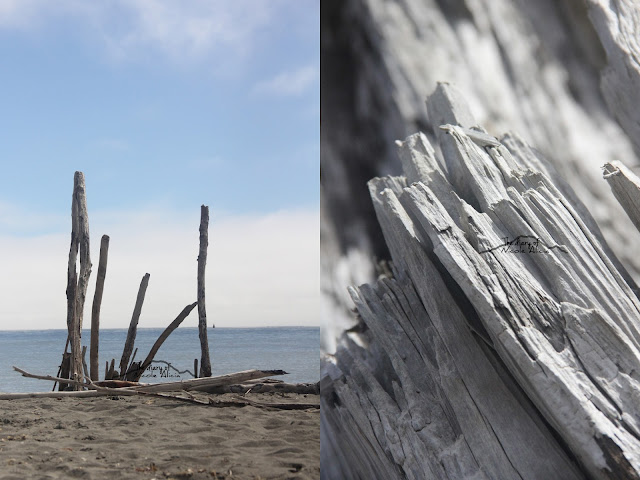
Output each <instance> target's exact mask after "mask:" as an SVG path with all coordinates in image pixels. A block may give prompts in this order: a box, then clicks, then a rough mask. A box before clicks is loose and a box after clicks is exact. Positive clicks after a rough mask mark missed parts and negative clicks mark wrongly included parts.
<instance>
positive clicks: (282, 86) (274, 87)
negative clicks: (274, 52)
mask: <svg viewBox="0 0 640 480" xmlns="http://www.w3.org/2000/svg"><path fill="white" fill-rule="evenodd" d="M318 77H319V72H318V68H317V67H316V66H315V65H307V66H304V67H301V68H298V69H296V70H291V71H288V72H282V73H280V74H278V75H276V76H275V77H273V78H270V79H268V80H264V81H262V82H260V83H258V84H257V85H255V87H254V88H253V93H254V94H271V95H280V96H297V95H302V94H303V93H305V92H306V91H307V90H308V89H309V88H311V87H312V86H313V84H314V83H315V82H316V80H317V79H318Z"/></svg>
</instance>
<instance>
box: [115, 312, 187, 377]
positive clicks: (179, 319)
mask: <svg viewBox="0 0 640 480" xmlns="http://www.w3.org/2000/svg"><path fill="white" fill-rule="evenodd" d="M197 304H198V302H194V303H192V304H191V305H187V306H186V307H184V308H183V309H182V312H180V313H179V314H178V316H177V317H176V318H175V320H174V321H173V322H171V323H170V324H169V326H168V327H167V328H165V329H164V331H163V332H162V333H161V334H160V336H159V337H158V339H157V340H156V341H155V343H154V344H153V346H152V347H151V350H149V353H148V355H147V357H146V358H145V359H144V360H143V361H142V363H141V364H140V365H139V366H137V367H136V368H134V369H133V370H132V371H131V372H128V373H127V379H128V380H131V381H134V382H137V381H138V380H140V377H141V376H142V374H143V373H144V371H145V370H146V369H147V367H148V366H149V365H151V362H152V361H153V358H154V357H155V356H156V353H158V350H160V347H161V346H162V344H163V343H164V341H165V340H166V339H167V338H168V337H169V335H171V332H173V331H174V330H175V329H176V328H178V327H179V326H180V324H181V323H182V322H183V321H184V319H185V318H187V317H188V316H189V314H190V313H191V311H192V310H193V309H194V308H195V306H196V305H197ZM195 373H196V375H197V372H195Z"/></svg>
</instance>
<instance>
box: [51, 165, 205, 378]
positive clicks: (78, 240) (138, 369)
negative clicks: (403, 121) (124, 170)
mask: <svg viewBox="0 0 640 480" xmlns="http://www.w3.org/2000/svg"><path fill="white" fill-rule="evenodd" d="M71 218H72V227H71V247H70V249H69V264H68V269H67V328H68V335H67V342H66V345H65V348H64V353H63V356H62V363H61V365H60V368H59V370H58V377H60V378H63V379H70V380H72V382H64V381H60V384H59V385H60V386H59V389H60V390H64V389H66V388H71V389H75V390H78V389H80V388H82V383H81V381H80V380H81V379H82V378H83V377H85V378H90V379H91V380H92V381H97V380H98V378H99V348H98V347H99V334H100V306H101V304H102V294H103V291H104V282H105V278H106V273H107V258H108V251H109V236H108V235H103V236H102V240H101V243H100V260H99V263H98V275H97V279H96V289H95V294H94V298H93V306H92V309H91V341H90V350H89V358H90V363H89V364H90V368H89V369H87V364H86V359H85V357H86V346H85V347H82V346H81V332H82V321H83V314H84V304H85V298H86V293H87V287H88V284H89V276H90V275H91V266H92V265H91V258H90V255H89V247H90V242H89V213H88V210H87V195H86V187H85V180H84V174H83V173H82V172H76V173H75V175H74V182H73V200H72V204H71ZM208 228H209V207H207V206H205V205H202V207H201V211H200V250H199V255H198V291H197V297H198V301H197V302H195V303H192V304H190V305H187V306H186V307H185V308H184V309H183V310H182V312H180V314H179V315H178V316H177V317H176V319H175V320H174V321H173V322H172V323H171V324H170V325H169V326H168V327H167V328H166V329H165V330H164V332H163V333H162V334H161V335H160V337H159V338H158V340H157V341H156V342H155V344H154V345H153V347H152V348H151V351H150V352H149V354H148V355H147V356H146V358H145V359H144V360H142V361H139V362H135V361H134V360H135V356H136V353H137V349H136V350H135V351H134V350H133V347H134V344H135V339H136V332H137V327H138V321H139V319H140V314H141V313H142V305H143V302H144V297H145V294H146V291H147V287H148V285H149V277H150V275H149V274H148V273H146V274H145V275H144V276H143V278H142V281H141V282H140V288H139V290H138V295H137V297H136V304H135V307H134V309H133V315H132V317H131V322H130V324H129V330H128V332H127V338H126V341H125V344H124V349H123V352H122V357H121V359H120V370H119V371H118V370H116V368H115V359H112V360H111V363H110V364H109V362H106V367H105V377H104V378H105V380H112V379H120V380H128V381H133V382H137V381H138V380H139V379H140V377H141V376H142V374H143V373H144V371H145V370H146V368H147V367H148V366H149V365H150V364H151V362H152V361H153V358H154V356H155V354H156V352H157V351H158V349H159V348H160V346H161V345H162V343H163V342H164V341H165V340H166V339H167V337H168V336H169V334H171V332H172V331H173V330H175V329H176V328H178V326H179V325H180V324H181V323H182V321H183V320H184V319H185V318H187V316H188V315H189V313H191V311H192V310H193V309H194V308H195V306H196V305H197V306H198V318H199V323H198V325H199V335H200V347H201V360H200V368H201V370H200V375H198V360H197V359H196V360H195V362H194V375H195V376H196V377H198V376H201V377H208V376H211V360H210V358H209V342H208V339H207V314H206V308H205V267H206V261H207V247H208V243H209V240H208ZM78 254H79V256H80V259H79V263H80V269H79V272H78V271H77V267H76V263H77V260H78ZM69 347H70V349H69V351H68V348H69ZM132 353H133V355H132ZM54 389H55V384H54Z"/></svg>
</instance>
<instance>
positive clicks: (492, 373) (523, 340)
mask: <svg viewBox="0 0 640 480" xmlns="http://www.w3.org/2000/svg"><path fill="white" fill-rule="evenodd" d="M448 88H449V87H447V86H443V85H441V86H439V87H438V90H439V91H437V92H436V94H435V95H436V96H435V97H434V98H432V99H430V101H429V102H428V105H429V108H430V112H431V109H440V110H438V112H440V113H437V112H436V111H434V114H433V115H432V117H434V118H436V117H438V116H439V115H441V116H442V117H443V118H449V119H451V120H453V121H456V119H458V118H462V117H463V116H464V115H462V114H459V113H458V109H459V108H462V111H464V107H460V105H461V104H460V101H461V100H460V98H459V97H458V98H457V100H456V101H455V102H451V101H441V100H438V98H440V99H442V98H445V99H446V98H453V97H451V96H450V95H447V89H448ZM443 94H444V95H443ZM447 109H449V111H448V112H447V111H446V110H447ZM439 130H440V131H441V132H442V134H443V135H446V137H444V136H443V137H441V142H442V143H441V144H440V147H441V151H442V155H443V157H444V158H442V160H439V159H438V157H437V155H436V151H435V149H434V148H433V147H432V146H431V145H430V142H429V140H428V138H427V137H426V136H424V135H420V134H416V135H413V136H411V137H409V138H407V139H406V140H405V141H404V142H400V149H399V150H400V151H399V154H400V155H399V156H400V159H401V161H402V165H403V168H404V171H405V174H406V175H407V179H404V178H402V177H401V178H394V177H387V178H383V179H374V180H372V181H371V182H370V185H369V186H370V192H371V197H372V199H373V204H374V207H375V209H376V213H377V219H378V222H379V224H380V226H381V228H382V231H383V234H384V240H385V242H386V244H387V246H388V248H389V250H390V252H391V256H392V259H393V265H394V269H393V276H392V277H391V278H389V277H381V278H380V279H379V280H378V281H377V282H376V283H375V284H372V285H363V286H361V287H359V288H357V289H351V296H352V298H353V300H354V303H355V305H356V307H357V310H358V313H359V315H360V318H361V322H363V324H364V327H363V328H360V329H359V330H360V331H363V333H360V334H348V335H350V336H351V337H353V338H354V339H355V338H357V343H356V342H354V341H351V340H349V339H348V337H347V338H345V340H344V344H343V346H342V347H341V348H340V349H338V351H337V352H336V355H335V356H334V357H333V358H332V359H331V360H326V361H325V363H324V366H323V388H322V402H323V403H322V405H323V407H322V408H323V411H322V414H323V428H324V429H325V432H324V436H323V438H324V439H325V440H326V442H327V443H328V444H329V445H330V447H328V450H327V451H329V452H332V453H331V454H332V455H336V458H334V459H331V458H328V457H326V456H323V462H325V463H327V462H330V461H334V462H336V463H337V465H334V466H332V467H331V472H332V473H331V476H328V477H327V478H340V475H345V476H347V477H354V476H355V477H357V476H358V475H360V476H366V475H368V474H370V473H371V472H370V467H367V466H366V465H365V464H364V463H365V461H364V460H363V459H367V460H369V459H370V458H372V457H373V456H378V457H380V458H379V459H378V460H377V461H376V468H379V469H381V470H382V471H384V472H385V475H387V476H386V477H385V478H425V477H426V478H532V479H533V478H581V477H583V476H588V477H590V478H603V479H604V478H640V376H639V375H640V374H639V373H638V372H640V301H639V300H638V297H637V296H636V294H635V292H634V290H633V287H634V285H633V284H630V282H631V280H630V276H629V275H628V274H627V273H626V272H625V271H624V268H623V267H622V266H621V263H620V262H619V261H618V260H617V259H616V258H615V256H614V255H613V254H612V253H611V251H610V250H608V249H607V247H606V245H605V244H604V241H603V239H602V237H601V236H600V235H599V233H598V232H592V230H591V226H592V225H594V222H593V219H592V218H590V215H589V212H588V210H587V209H586V208H583V207H582V206H581V205H580V204H579V203H578V204H574V201H573V200H572V199H573V198H574V197H573V196H572V195H571V192H570V188H569V187H568V186H567V185H566V184H564V183H563V182H561V181H559V180H558V179H557V178H553V179H552V178H549V176H548V175H547V173H545V172H546V169H547V167H546V166H545V165H544V164H545V162H544V161H543V160H542V159H540V158H538V157H537V156H536V155H532V154H531V152H532V151H531V150H530V149H528V148H526V147H524V146H523V145H521V144H520V141H516V142H513V141H512V139H513V138H514V137H506V138H505V141H504V142H497V143H496V141H494V140H493V139H491V138H486V137H485V136H484V135H482V134H478V132H479V131H478V130H469V129H468V127H465V128H463V127H460V126H458V125H455V124H446V125H445V126H444V129H439ZM480 133H481V131H480ZM443 145H448V147H446V148H442V147H443ZM510 146H515V147H514V148H510ZM447 156H449V157H450V158H447ZM452 170H455V173H454V172H452ZM628 173H630V172H623V170H622V169H621V168H620V167H619V166H615V165H612V164H608V166H606V167H605V176H606V178H607V180H608V181H609V182H610V184H611V185H612V188H613V189H614V192H615V191H616V188H617V189H619V190H620V192H625V193H624V194H620V196H621V197H622V196H626V198H627V199H628V200H629V201H630V202H631V203H634V202H635V201H637V198H638V195H637V192H638V185H639V184H636V183H634V182H632V181H630V178H631V177H630V176H629V175H628ZM565 192H567V193H566V194H565ZM628 194H632V195H635V196H634V197H628ZM557 438H559V439H561V440H560V441H557V440H556V439H557ZM443 458H446V461H443ZM574 459H577V462H576V461H575V460H574ZM545 469H547V470H545Z"/></svg>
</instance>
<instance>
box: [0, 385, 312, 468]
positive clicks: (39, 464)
mask: <svg viewBox="0 0 640 480" xmlns="http://www.w3.org/2000/svg"><path fill="white" fill-rule="evenodd" d="M215 398H216V399H220V400H232V399H234V398H237V396H235V395H231V394H225V395H217V396H215ZM247 398H250V399H251V400H254V401H258V402H262V403H269V402H281V403H282V402H287V403H315V404H317V403H319V398H318V396H317V395H295V394H286V395H285V396H284V397H283V396H281V395H279V394H267V393H265V394H249V395H248V396H247ZM25 478H33V479H57V478H83V479H114V478H122V479H128V478H141V479H152V478H158V479H165V478H175V479H212V478H214V479H215V478H218V479H281V478H282V479H294V478H295V479H318V478H320V411H319V410H317V409H308V410H274V409H264V408H257V407H253V406H245V407H234V406H226V407H211V406H205V405H195V404H190V403H183V402H179V401H176V400H170V399H163V398H157V397H141V396H134V397H99V398H82V399H80V398H64V399H56V398H42V399H23V400H3V401H0V479H2V480H8V479H16V480H17V479H25Z"/></svg>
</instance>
